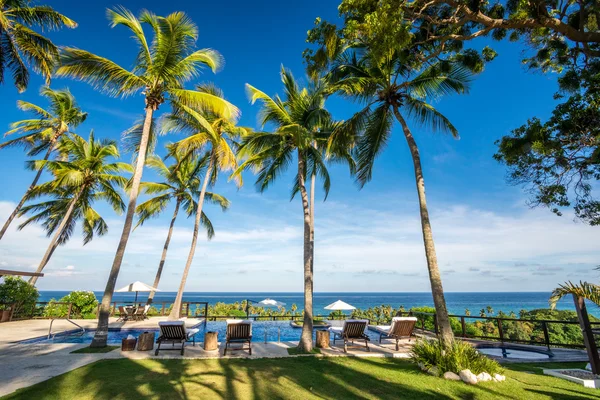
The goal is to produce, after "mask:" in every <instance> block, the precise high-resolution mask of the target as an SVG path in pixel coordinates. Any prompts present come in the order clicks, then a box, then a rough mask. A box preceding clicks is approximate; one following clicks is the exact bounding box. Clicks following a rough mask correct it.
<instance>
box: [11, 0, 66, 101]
mask: <svg viewBox="0 0 600 400" xmlns="http://www.w3.org/2000/svg"><path fill="white" fill-rule="evenodd" d="M65 26H66V27H67V28H75V27H77V24H76V23H75V21H73V20H71V19H69V18H67V17H66V16H64V15H62V14H60V13H58V12H56V11H54V10H53V9H52V7H50V6H45V5H34V2H33V1H31V0H2V1H0V38H1V40H0V83H4V73H5V72H6V69H8V70H10V72H11V73H12V76H13V80H14V83H15V86H16V87H17V90H18V91H19V92H23V91H25V89H27V85H28V83H29V71H28V70H27V64H29V65H30V67H31V68H32V69H33V70H34V71H35V72H38V73H40V74H42V76H43V77H44V78H45V79H46V84H47V85H49V84H50V77H51V75H52V72H53V71H54V69H55V68H56V65H57V63H58V59H59V55H58V48H57V47H56V45H55V44H54V43H52V42H51V41H50V39H48V38H47V37H45V36H43V35H41V34H40V33H38V32H36V31H34V30H33V28H40V29H41V30H42V31H44V30H57V29H60V28H63V27H65Z"/></svg>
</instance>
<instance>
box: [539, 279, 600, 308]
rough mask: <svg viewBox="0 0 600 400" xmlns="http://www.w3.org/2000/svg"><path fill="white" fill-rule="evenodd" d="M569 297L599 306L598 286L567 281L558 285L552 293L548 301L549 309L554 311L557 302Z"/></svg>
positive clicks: (599, 294) (599, 290) (599, 292)
mask: <svg viewBox="0 0 600 400" xmlns="http://www.w3.org/2000/svg"><path fill="white" fill-rule="evenodd" d="M569 295H573V296H575V297H583V298H584V299H586V300H589V301H591V302H592V303H594V304H596V305H598V306H600V286H598V285H596V284H594V283H589V282H579V284H575V283H572V282H570V281H569V282H565V283H563V284H562V285H559V286H558V287H557V288H556V289H554V290H553V291H552V296H551V297H550V301H549V303H550V308H551V309H553V310H554V309H555V308H556V304H557V303H558V301H559V300H560V299H562V298H563V297H565V296H569Z"/></svg>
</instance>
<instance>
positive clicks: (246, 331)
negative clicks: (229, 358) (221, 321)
mask: <svg viewBox="0 0 600 400" xmlns="http://www.w3.org/2000/svg"><path fill="white" fill-rule="evenodd" d="M231 343H241V344H242V347H236V348H233V347H231ZM245 343H248V347H247V348H246V347H244V344H245ZM227 349H229V350H248V353H249V354H250V355H252V321H249V320H241V319H228V320H227V332H226V335H225V351H224V352H223V355H227Z"/></svg>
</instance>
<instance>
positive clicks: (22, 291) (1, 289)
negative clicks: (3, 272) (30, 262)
mask: <svg viewBox="0 0 600 400" xmlns="http://www.w3.org/2000/svg"><path fill="white" fill-rule="evenodd" d="M38 297H39V293H38V291H37V289H36V288H35V286H33V285H31V284H30V283H29V282H26V281H24V280H23V279H21V278H19V277H16V276H5V277H4V282H2V283H0V303H6V304H10V305H14V309H13V312H12V314H13V316H17V315H19V314H30V313H32V312H33V311H34V309H35V303H36V302H37V299H38ZM4 307H5V308H7V307H10V306H4Z"/></svg>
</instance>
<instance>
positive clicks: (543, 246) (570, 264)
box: [0, 195, 600, 291]
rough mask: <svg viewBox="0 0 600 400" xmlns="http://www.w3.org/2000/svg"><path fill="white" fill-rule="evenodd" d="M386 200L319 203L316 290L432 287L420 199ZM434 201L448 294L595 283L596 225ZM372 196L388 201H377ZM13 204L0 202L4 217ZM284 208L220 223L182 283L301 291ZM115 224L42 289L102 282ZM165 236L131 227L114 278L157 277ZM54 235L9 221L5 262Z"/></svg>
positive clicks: (68, 254)
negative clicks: (417, 203)
mask: <svg viewBox="0 0 600 400" xmlns="http://www.w3.org/2000/svg"><path fill="white" fill-rule="evenodd" d="M379 198H383V199H385V198H387V197H386V196H385V195H379ZM389 198H390V201H389V202H386V203H384V204H385V208H384V209H374V208H373V207H371V206H369V205H366V206H365V205H362V204H361V205H354V204H352V202H351V201H350V200H349V201H348V202H339V201H338V202H326V203H319V206H318V208H317V220H316V245H315V246H316V247H315V288H316V290H318V291H428V290H429V283H428V278H427V276H428V274H427V266H426V262H425V256H424V250H423V242H422V236H421V228H420V220H419V217H418V213H417V211H416V209H415V207H414V205H411V204H408V205H406V204H403V203H399V202H397V201H393V198H396V197H395V196H389ZM256 201H260V198H258V199H257V200H256ZM431 203H432V204H431V205H430V207H431V221H432V227H433V233H434V238H435V241H436V248H437V253H438V260H439V265H440V270H441V272H442V277H443V279H444V285H445V289H446V290H448V291H473V290H476V291H490V290H505V291H519V290H550V289H552V288H553V287H554V286H555V285H556V284H557V283H559V282H562V281H564V280H566V279H596V277H595V273H594V272H593V270H592V267H593V266H595V265H596V264H598V260H599V259H600V257H599V256H600V250H598V246H597V243H598V240H599V239H600V231H598V230H597V228H594V227H589V226H587V225H584V224H582V223H578V222H574V221H573V220H572V219H571V217H569V216H564V217H561V218H559V217H556V216H554V215H553V214H551V213H550V212H548V211H547V210H543V209H534V210H530V209H528V208H525V207H512V206H511V208H510V210H503V211H492V210H487V209H481V208H474V207H471V206H468V205H451V204H436V203H435V202H431ZM377 204H378V207H381V206H379V205H380V204H382V202H378V203H377ZM292 206H297V204H293V205H291V206H290V207H292ZM12 207H13V205H12V204H10V203H6V202H5V203H2V202H0V217H3V216H5V215H6V214H7V213H8V212H10V210H12ZM283 207H285V206H283ZM296 208H297V207H296ZM277 211H278V212H277V213H275V212H273V214H272V215H271V214H269V213H265V214H262V215H259V216H256V215H255V214H252V215H249V216H248V217H247V218H243V213H242V212H241V211H238V213H237V214H236V215H235V217H232V218H231V219H225V218H224V219H223V221H221V223H220V225H219V228H218V229H217V236H216V237H215V238H214V239H213V240H212V241H210V242H209V241H207V240H206V238H205V236H202V238H201V240H200V241H199V244H198V247H197V249H196V254H195V258H194V263H193V265H192V270H191V273H190V277H189V279H188V284H187V287H186V288H187V290H190V291H193V290H195V291H238V290H243V291H248V290H250V291H260V290H271V291H299V290H301V288H302V220H301V214H300V213H299V212H296V213H291V214H290V215H291V218H290V219H287V220H282V219H281V215H284V214H285V212H279V211H280V210H277ZM229 215H231V214H229ZM240 216H242V217H240ZM286 216H287V214H286ZM108 223H109V226H110V231H109V234H108V235H106V236H105V237H102V238H96V239H94V240H93V241H92V242H91V243H89V244H88V245H87V246H85V247H83V246H82V245H81V239H80V237H79V235H78V233H76V234H75V236H74V237H73V239H72V240H71V241H70V242H69V243H68V244H67V245H66V246H63V247H59V248H58V249H57V250H56V252H55V254H54V256H53V259H52V260H51V261H50V263H49V264H48V267H47V268H46V270H47V275H46V277H45V279H44V280H41V281H40V287H41V288H42V289H44V288H61V289H74V288H79V289H96V290H99V289H103V286H104V282H105V279H106V277H107V275H108V271H109V269H110V266H111V264H112V261H113V256H114V250H115V248H116V246H117V243H118V239H119V235H120V232H121V223H122V222H121V221H120V220H117V219H115V220H111V221H108ZM190 224H191V221H190V220H188V221H185V222H180V223H178V225H177V226H176V228H175V232H174V235H173V238H172V241H171V246H170V249H169V255H168V258H167V263H166V269H165V271H166V273H165V274H164V275H163V276H164V278H163V281H162V282H161V285H160V287H161V289H162V290H175V289H176V288H177V285H178V283H179V279H180V276H181V275H180V274H181V271H182V269H183V267H184V265H185V261H186V258H187V256H188V252H189V245H190V241H191V229H190ZM15 226H16V224H15ZM166 232H167V231H166V224H165V225H161V223H160V221H159V222H157V223H153V224H152V225H148V226H144V227H140V228H138V229H137V230H135V231H134V232H133V233H132V235H131V239H130V242H129V244H128V247H127V252H126V256H125V260H124V263H123V267H122V270H121V274H120V277H119V282H129V281H134V280H138V279H139V280H142V281H151V280H152V279H153V277H154V273H155V271H156V267H157V265H158V261H159V258H160V254H161V252H162V248H163V245H164V240H165V238H166ZM48 242H49V239H48V238H47V237H46V236H45V234H44V232H43V231H42V230H41V229H40V228H39V227H37V226H31V227H28V228H26V229H24V230H23V231H20V232H17V231H15V230H14V229H13V230H12V231H11V232H8V233H7V236H6V237H5V238H4V239H3V240H2V242H0V263H4V264H3V265H10V266H20V267H22V268H21V269H35V268H36V266H37V263H38V262H39V259H40V258H41V256H42V255H43V253H44V251H45V250H46V246H47V245H48ZM65 265H66V267H60V266H65ZM75 265H76V266H77V268H75ZM574 276H575V278H574ZM64 277H69V279H68V280H66V279H62V278H64ZM46 278H47V279H46ZM57 278H61V279H60V280H56V279H57Z"/></svg>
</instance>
